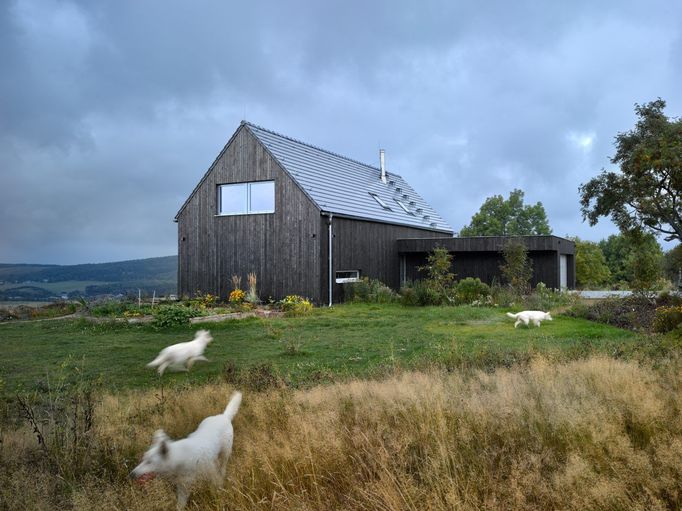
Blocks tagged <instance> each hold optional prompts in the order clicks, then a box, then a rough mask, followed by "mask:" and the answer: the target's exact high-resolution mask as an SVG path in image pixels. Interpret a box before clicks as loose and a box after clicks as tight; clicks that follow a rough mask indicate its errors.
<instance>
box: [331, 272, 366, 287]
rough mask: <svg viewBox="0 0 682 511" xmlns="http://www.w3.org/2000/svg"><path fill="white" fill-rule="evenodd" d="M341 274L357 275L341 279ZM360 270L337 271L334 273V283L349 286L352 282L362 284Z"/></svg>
mask: <svg viewBox="0 0 682 511" xmlns="http://www.w3.org/2000/svg"><path fill="white" fill-rule="evenodd" d="M339 273H342V274H343V273H355V275H356V276H355V277H339ZM360 280H361V278H360V270H336V271H335V272H334V281H335V282H336V283H337V284H348V283H351V282H360Z"/></svg>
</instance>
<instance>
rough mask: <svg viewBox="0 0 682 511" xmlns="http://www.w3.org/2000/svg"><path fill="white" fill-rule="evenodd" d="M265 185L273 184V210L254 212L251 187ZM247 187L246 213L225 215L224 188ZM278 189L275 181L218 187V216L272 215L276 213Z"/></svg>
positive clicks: (225, 184)
mask: <svg viewBox="0 0 682 511" xmlns="http://www.w3.org/2000/svg"><path fill="white" fill-rule="evenodd" d="M263 183H272V185H273V190H272V194H273V196H272V203H273V208H272V210H258V211H252V210H251V185H254V184H263ZM244 185H246V188H245V189H246V211H239V212H236V213H223V212H222V209H223V204H222V201H223V192H222V190H223V187H228V186H244ZM275 192H276V189H275V181H274V180H267V181H247V182H242V183H223V184H219V185H218V190H217V194H218V197H217V206H218V207H217V210H218V212H217V213H216V216H241V215H264V214H271V213H274V212H275V206H274V203H275V195H276V193H275Z"/></svg>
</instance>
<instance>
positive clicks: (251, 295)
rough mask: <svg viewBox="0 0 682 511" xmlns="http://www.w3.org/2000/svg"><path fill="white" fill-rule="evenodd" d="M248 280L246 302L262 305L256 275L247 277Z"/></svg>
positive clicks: (251, 274) (250, 274)
mask: <svg viewBox="0 0 682 511" xmlns="http://www.w3.org/2000/svg"><path fill="white" fill-rule="evenodd" d="M247 280H248V282H249V290H248V292H247V293H246V298H245V300H246V301H247V302H249V303H250V304H251V305H257V304H259V303H260V298H259V297H258V292H257V291H256V282H257V279H256V274H255V273H253V272H251V273H249V274H248V275H247Z"/></svg>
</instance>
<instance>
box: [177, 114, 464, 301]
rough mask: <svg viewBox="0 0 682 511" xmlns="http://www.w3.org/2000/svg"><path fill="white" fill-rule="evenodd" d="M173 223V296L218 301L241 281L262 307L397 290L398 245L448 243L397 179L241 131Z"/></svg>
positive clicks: (262, 133) (445, 228)
mask: <svg viewBox="0 0 682 511" xmlns="http://www.w3.org/2000/svg"><path fill="white" fill-rule="evenodd" d="M175 220H176V221H177V223H178V292H179V294H180V295H191V294H194V293H196V292H197V291H201V292H204V293H207V292H210V293H213V294H218V295H220V296H222V297H225V296H227V295H228V294H229V292H230V290H231V288H230V277H231V275H233V274H235V275H240V276H242V278H244V279H245V278H246V274H247V273H248V272H255V273H256V275H257V277H258V284H259V285H258V288H259V294H260V295H261V297H262V298H267V297H268V296H271V297H273V298H281V297H283V296H285V295H287V294H299V295H302V296H306V297H308V298H310V299H312V300H314V301H315V302H317V303H325V302H327V301H328V300H329V297H330V293H329V291H330V284H331V288H332V296H333V297H334V299H336V297H338V296H339V295H340V293H339V291H341V285H342V283H343V282H344V281H347V280H349V279H353V278H357V277H363V276H368V277H371V278H377V279H380V280H381V281H383V282H385V283H386V284H388V285H389V286H391V287H393V288H398V287H399V285H400V281H399V279H400V260H399V258H398V255H397V252H396V240H397V239H398V238H416V237H438V236H444V237H452V229H451V228H450V226H449V225H448V224H447V223H446V222H445V221H444V220H443V219H442V218H441V217H440V215H438V213H436V211H435V210H434V209H433V208H432V207H431V206H430V205H428V204H427V203H426V202H425V201H424V199H422V198H421V197H420V196H419V195H418V194H417V192H415V191H414V190H413V189H412V188H411V187H410V185H409V184H407V183H406V182H405V180H403V179H402V178H401V177H400V176H399V175H397V174H394V173H392V172H391V173H389V172H386V171H385V170H383V172H382V169H380V168H376V167H373V166H371V165H366V164H364V163H360V162H357V161H354V160H351V159H349V158H346V157H343V156H340V155H338V154H334V153H331V152H329V151H325V150H322V149H319V148H317V147H314V146H311V145H308V144H305V143H302V142H299V141H297V140H294V139H291V138H289V137H285V136H283V135H279V134H277V133H274V132H272V131H269V130H265V129H263V128H261V127H258V126H255V125H253V124H250V123H247V122H242V124H241V125H240V126H239V128H238V129H237V131H236V132H235V133H234V135H232V138H231V139H230V140H229V141H228V143H227V145H226V146H225V147H224V148H223V150H222V151H221V152H220V154H219V155H218V157H217V158H216V160H215V161H214V162H213V164H212V165H211V167H210V168H209V169H208V171H207V172H206V174H205V175H204V177H203V178H202V179H201V181H200V182H199V184H198V185H197V186H196V188H195V189H194V191H193V192H192V193H191V195H190V196H189V198H188V199H187V201H185V203H184V204H183V205H182V207H181V208H180V211H178V214H177V215H176V217H175ZM330 240H331V242H330ZM330 249H331V251H330ZM337 280H338V281H339V282H338V283H337Z"/></svg>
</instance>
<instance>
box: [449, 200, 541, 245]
mask: <svg viewBox="0 0 682 511" xmlns="http://www.w3.org/2000/svg"><path fill="white" fill-rule="evenodd" d="M523 195H524V194H523V191H522V190H513V191H512V192H511V193H510V194H509V199H507V200H505V198H504V197H503V196H502V195H494V196H492V197H488V198H487V199H486V200H485V202H484V203H483V205H482V206H481V209H480V210H479V211H478V213H476V214H475V215H474V216H473V217H472V218H471V223H470V224H469V225H467V226H464V227H463V228H462V229H461V230H460V231H459V235H460V236H523V235H530V234H552V229H550V227H549V224H548V222H547V213H546V212H545V208H544V207H543V205H542V203H541V202H538V203H536V204H535V205H530V204H524V203H523Z"/></svg>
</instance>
